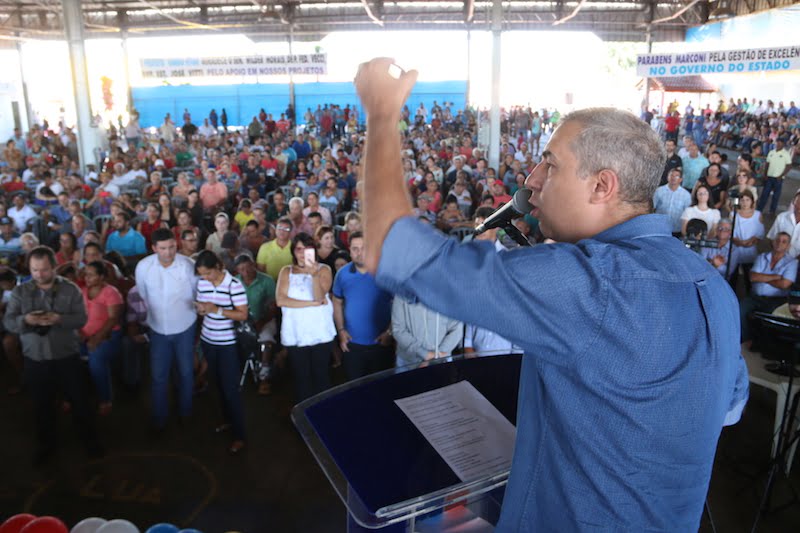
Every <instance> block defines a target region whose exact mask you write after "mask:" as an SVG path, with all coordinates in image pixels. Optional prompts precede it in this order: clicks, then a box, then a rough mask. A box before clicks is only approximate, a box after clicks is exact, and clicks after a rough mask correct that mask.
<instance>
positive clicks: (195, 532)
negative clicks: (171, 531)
mask: <svg viewBox="0 0 800 533" xmlns="http://www.w3.org/2000/svg"><path fill="white" fill-rule="evenodd" d="M178 533H203V532H202V531H200V530H198V529H191V528H189V529H181V530H180V531H179V532H178Z"/></svg>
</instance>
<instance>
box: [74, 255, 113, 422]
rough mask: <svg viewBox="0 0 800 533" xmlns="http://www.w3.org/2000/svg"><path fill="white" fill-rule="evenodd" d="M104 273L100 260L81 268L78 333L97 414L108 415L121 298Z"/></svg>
mask: <svg viewBox="0 0 800 533" xmlns="http://www.w3.org/2000/svg"><path fill="white" fill-rule="evenodd" d="M107 273H108V272H107V270H106V266H105V264H104V263H103V262H102V261H94V262H91V263H89V264H88V265H86V268H85V269H84V279H85V281H86V286H85V287H84V288H83V289H82V292H83V303H84V305H85V306H86V312H87V316H88V319H87V320H86V324H85V325H84V326H83V327H82V328H81V330H80V336H81V342H82V344H81V351H82V355H84V356H86V355H88V357H89V372H90V373H91V375H92V381H94V385H95V388H96V389H97V396H98V399H99V401H100V405H99V413H100V414H101V415H107V414H108V413H110V412H111V368H110V367H111V360H112V358H113V357H114V356H115V355H116V354H117V353H119V352H120V349H121V345H122V327H121V325H120V317H121V316H122V303H123V302H122V295H121V294H120V292H119V291H118V290H117V289H116V288H115V287H114V286H113V285H109V284H107V283H106V276H107Z"/></svg>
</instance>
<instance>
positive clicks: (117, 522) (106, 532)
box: [95, 518, 139, 533]
mask: <svg viewBox="0 0 800 533" xmlns="http://www.w3.org/2000/svg"><path fill="white" fill-rule="evenodd" d="M95 533H139V528H137V527H136V526H135V525H133V523H131V522H128V521H127V520H123V519H121V518H117V519H114V520H111V521H110V522H106V523H105V524H104V525H103V526H101V527H100V529H98V530H97V531H95Z"/></svg>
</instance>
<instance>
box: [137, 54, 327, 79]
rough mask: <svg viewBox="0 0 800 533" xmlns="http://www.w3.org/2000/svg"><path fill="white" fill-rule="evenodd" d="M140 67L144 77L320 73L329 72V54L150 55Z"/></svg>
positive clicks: (143, 60)
mask: <svg viewBox="0 0 800 533" xmlns="http://www.w3.org/2000/svg"><path fill="white" fill-rule="evenodd" d="M141 67H142V77H143V78H145V79H164V78H184V79H185V78H205V77H237V78H240V77H242V76H245V77H251V76H252V77H254V76H287V75H289V74H292V75H301V74H312V75H322V74H327V73H328V57H327V54H293V55H283V56H225V57H178V58H166V59H156V58H150V59H142V60H141Z"/></svg>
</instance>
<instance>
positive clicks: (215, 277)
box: [195, 250, 248, 455]
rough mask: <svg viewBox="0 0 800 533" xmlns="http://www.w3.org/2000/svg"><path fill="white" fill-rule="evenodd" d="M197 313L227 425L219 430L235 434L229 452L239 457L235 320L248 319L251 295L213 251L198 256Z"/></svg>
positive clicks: (241, 418)
mask: <svg viewBox="0 0 800 533" xmlns="http://www.w3.org/2000/svg"><path fill="white" fill-rule="evenodd" d="M195 272H196V273H197V275H198V276H200V280H199V281H198V282H197V301H196V302H195V307H196V308H197V314H199V315H200V316H202V317H203V325H202V328H201V330H200V344H201V345H202V347H203V354H204V355H205V356H206V359H207V360H208V366H209V368H210V370H211V373H212V374H213V375H215V376H216V379H217V387H218V389H219V399H220V403H221V407H222V416H223V423H222V425H220V426H218V427H217V428H216V430H215V432H216V433H222V432H225V431H228V430H232V432H233V442H232V443H231V445H230V447H229V448H228V451H229V452H230V453H231V454H233V455H235V454H237V453H239V452H240V451H242V449H244V446H245V444H244V442H245V431H244V409H243V408H242V398H241V396H240V395H239V372H240V366H239V353H238V350H237V347H236V331H235V330H234V323H233V322H234V321H235V320H236V321H242V320H247V312H248V309H247V294H246V293H245V290H244V286H243V285H242V283H241V282H240V281H239V280H238V279H236V278H234V277H233V276H231V275H230V273H229V272H228V271H227V270H225V267H224V266H223V265H222V260H221V259H220V258H219V256H218V255H217V254H215V253H214V252H212V251H210V250H203V251H202V252H200V255H198V256H197V261H196V262H195Z"/></svg>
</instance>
